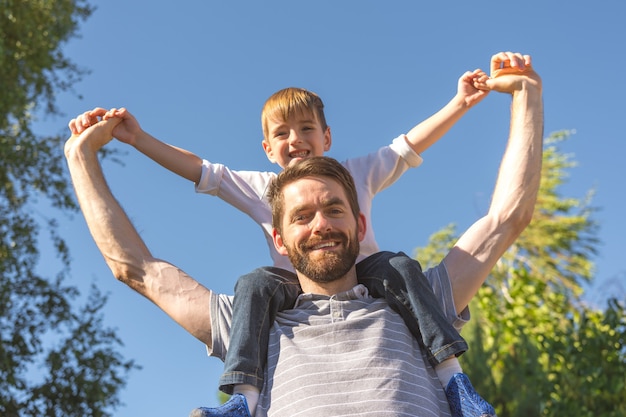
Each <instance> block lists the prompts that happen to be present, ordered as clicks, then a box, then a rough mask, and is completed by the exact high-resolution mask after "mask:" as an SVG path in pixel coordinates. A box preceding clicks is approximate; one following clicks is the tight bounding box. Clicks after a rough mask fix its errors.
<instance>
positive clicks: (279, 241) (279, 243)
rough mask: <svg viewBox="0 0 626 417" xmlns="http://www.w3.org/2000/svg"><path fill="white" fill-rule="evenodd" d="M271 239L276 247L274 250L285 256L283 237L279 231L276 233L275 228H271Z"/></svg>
mask: <svg viewBox="0 0 626 417" xmlns="http://www.w3.org/2000/svg"><path fill="white" fill-rule="evenodd" d="M272 239H273V240H274V247H275V248H276V251H277V252H278V253H279V254H281V255H283V256H287V248H286V247H285V243H284V242H283V238H282V237H281V236H280V233H278V230H276V228H274V229H272Z"/></svg>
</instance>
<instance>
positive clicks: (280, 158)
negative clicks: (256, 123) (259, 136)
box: [263, 112, 331, 168]
mask: <svg viewBox="0 0 626 417" xmlns="http://www.w3.org/2000/svg"><path fill="white" fill-rule="evenodd" d="M330 145H331V136H330V128H329V127H327V128H326V131H324V130H323V128H322V126H321V124H320V122H319V121H318V120H317V118H316V117H315V115H314V114H313V113H308V112H306V113H305V112H298V113H297V114H295V115H293V116H292V117H291V118H290V119H289V120H286V121H285V120H281V119H279V118H268V120H267V138H265V139H264V140H263V150H264V151H265V154H266V155H267V158H268V159H269V160H270V161H271V162H273V163H276V164H278V165H279V166H280V167H281V168H285V167H287V166H289V165H290V164H292V163H294V162H296V161H300V160H303V159H307V158H310V157H312V156H323V155H324V152H326V151H328V150H329V149H330Z"/></svg>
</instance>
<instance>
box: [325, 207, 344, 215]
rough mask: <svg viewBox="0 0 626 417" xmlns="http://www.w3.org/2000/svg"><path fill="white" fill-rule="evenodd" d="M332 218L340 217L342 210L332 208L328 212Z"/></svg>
mask: <svg viewBox="0 0 626 417" xmlns="http://www.w3.org/2000/svg"><path fill="white" fill-rule="evenodd" d="M328 212H329V213H330V214H331V215H333V216H340V215H342V214H343V210H342V209H340V208H333V209H330V210H329V211H328Z"/></svg>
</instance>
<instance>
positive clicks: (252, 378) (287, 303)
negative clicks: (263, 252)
mask: <svg viewBox="0 0 626 417" xmlns="http://www.w3.org/2000/svg"><path fill="white" fill-rule="evenodd" d="M299 293H300V285H299V284H298V279H297V277H296V275H295V274H294V273H293V272H290V271H287V270H284V269H280V268H274V267H264V268H258V269H255V270H254V271H252V272H251V273H249V274H246V275H243V276H242V277H240V278H239V280H238V281H237V284H236V285H235V298H234V300H233V318H232V323H231V332H230V335H231V337H230V343H229V346H228V352H227V353H226V358H225V360H224V373H223V374H222V376H221V378H220V381H219V384H220V387H219V388H220V390H221V391H223V392H225V393H227V394H232V393H233V387H234V385H239V384H249V385H253V386H255V387H257V388H258V389H259V390H261V388H262V387H263V371H264V369H265V365H266V361H267V346H268V343H269V330H270V326H271V325H272V323H273V322H274V319H275V318H276V313H277V312H278V311H281V310H285V309H289V308H292V307H293V305H294V303H295V301H296V298H297V297H298V294H299Z"/></svg>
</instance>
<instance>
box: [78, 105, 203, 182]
mask: <svg viewBox="0 0 626 417" xmlns="http://www.w3.org/2000/svg"><path fill="white" fill-rule="evenodd" d="M100 118H102V119H103V120H107V119H111V118H119V119H121V123H120V124H118V125H117V126H116V127H115V129H113V136H114V137H115V138H117V139H118V140H119V141H121V142H124V143H127V144H129V145H132V146H134V147H135V148H136V149H137V150H138V151H139V152H141V153H143V154H144V155H146V156H147V157H148V158H150V159H152V160H153V161H155V162H157V163H158V164H160V165H161V166H163V167H165V168H167V169H168V170H170V171H172V172H173V173H175V174H178V175H179V176H181V177H183V178H186V179H188V180H189V181H192V182H193V183H195V184H197V183H198V182H200V176H201V175H202V159H200V158H199V157H198V156H196V155H195V154H194V153H192V152H189V151H187V150H185V149H182V148H178V147H176V146H172V145H169V144H167V143H164V142H161V141H160V140H158V139H157V138H155V137H154V136H152V135H150V134H148V133H147V132H145V131H144V130H143V129H142V128H141V126H140V125H139V122H137V119H135V117H134V116H133V115H132V114H131V113H130V112H129V111H128V110H126V109H125V108H121V109H111V110H108V111H107V110H106V109H103V108H100V107H98V108H95V109H93V110H91V111H88V112H85V113H83V114H82V115H80V116H78V117H77V118H76V119H75V127H74V128H75V133H76V134H80V133H82V132H83V131H84V130H85V129H87V128H89V127H90V126H92V125H94V124H96V123H98V120H99V119H100Z"/></svg>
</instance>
